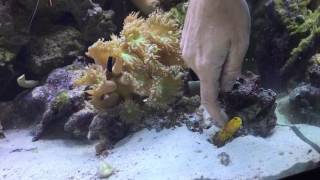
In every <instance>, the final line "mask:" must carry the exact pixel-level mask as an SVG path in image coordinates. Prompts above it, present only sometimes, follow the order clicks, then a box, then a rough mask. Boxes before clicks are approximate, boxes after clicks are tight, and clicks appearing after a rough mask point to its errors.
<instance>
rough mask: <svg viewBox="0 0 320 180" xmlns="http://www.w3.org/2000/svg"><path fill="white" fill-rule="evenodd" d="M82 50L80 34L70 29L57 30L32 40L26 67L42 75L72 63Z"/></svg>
mask: <svg viewBox="0 0 320 180" xmlns="http://www.w3.org/2000/svg"><path fill="white" fill-rule="evenodd" d="M83 50H84V46H83V44H82V43H81V33H80V32H79V31H78V30H76V29H74V28H72V27H69V28H60V29H59V28H58V29H56V30H54V31H52V33H50V34H46V35H44V36H40V37H34V38H32V41H31V42H30V45H29V46H28V52H29V57H28V58H27V67H28V68H29V69H30V71H32V72H33V73H35V74H40V75H44V74H47V73H49V72H50V71H51V70H53V69H55V68H57V67H61V66H63V65H66V64H71V63H72V61H73V60H74V59H75V58H76V57H77V56H78V55H79V54H81V52H82V51H83Z"/></svg>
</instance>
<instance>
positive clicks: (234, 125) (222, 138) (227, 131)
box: [214, 117, 242, 146]
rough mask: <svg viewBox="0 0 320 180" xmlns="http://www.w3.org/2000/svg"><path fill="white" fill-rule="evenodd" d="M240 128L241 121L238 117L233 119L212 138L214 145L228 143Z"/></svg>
mask: <svg viewBox="0 0 320 180" xmlns="http://www.w3.org/2000/svg"><path fill="white" fill-rule="evenodd" d="M241 127H242V119H241V118H240V117H234V118H232V119H231V120H230V121H228V122H227V124H226V125H225V126H224V127H223V129H222V130H221V131H219V132H218V134H217V135H215V137H214V142H215V144H217V145H218V146H219V145H222V144H224V143H225V142H226V141H228V140H229V139H230V138H232V136H233V135H234V134H235V133H236V132H237V131H238V130H239V129H240V128H241Z"/></svg>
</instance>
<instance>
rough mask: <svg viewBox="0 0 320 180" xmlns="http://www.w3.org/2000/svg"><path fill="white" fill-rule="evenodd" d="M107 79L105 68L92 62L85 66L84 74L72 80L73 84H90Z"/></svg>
mask: <svg viewBox="0 0 320 180" xmlns="http://www.w3.org/2000/svg"><path fill="white" fill-rule="evenodd" d="M106 80H107V77H106V70H105V69H103V67H102V66H100V65H97V64H92V65H90V66H88V67H86V71H85V72H84V74H83V75H82V76H81V77H80V78H78V79H76V80H75V81H74V85H76V86H81V85H87V86H91V85H94V84H99V83H101V82H104V81H106Z"/></svg>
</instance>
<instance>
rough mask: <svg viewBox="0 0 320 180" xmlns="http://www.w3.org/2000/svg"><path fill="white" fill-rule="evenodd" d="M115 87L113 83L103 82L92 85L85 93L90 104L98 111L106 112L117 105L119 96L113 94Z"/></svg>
mask: <svg viewBox="0 0 320 180" xmlns="http://www.w3.org/2000/svg"><path fill="white" fill-rule="evenodd" d="M116 89H117V85H116V83H115V82H113V81H105V82H103V83H100V84H96V85H94V86H93V87H92V88H91V89H90V90H88V91H87V93H88V94H89V95H90V103H91V104H92V105H93V106H94V107H95V108H96V109H98V110H106V109H108V108H111V107H113V106H115V105H116V104H118V102H119V96H118V94H117V93H116V92H115V90H116Z"/></svg>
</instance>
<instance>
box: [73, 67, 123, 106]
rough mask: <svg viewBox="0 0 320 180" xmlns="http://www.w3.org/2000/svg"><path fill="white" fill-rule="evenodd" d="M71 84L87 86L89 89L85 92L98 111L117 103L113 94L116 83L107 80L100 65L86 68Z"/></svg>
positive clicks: (116, 98) (117, 100)
mask: <svg viewBox="0 0 320 180" xmlns="http://www.w3.org/2000/svg"><path fill="white" fill-rule="evenodd" d="M73 83H74V85H75V86H81V85H86V86H89V88H90V89H89V90H87V91H86V92H87V93H88V94H89V98H90V102H91V104H92V105H93V106H94V107H95V108H96V109H98V110H105V109H107V108H110V107H113V106H114V105H116V104H117V103H118V102H119V97H118V95H117V93H116V92H115V91H116V90H117V85H116V83H115V82H114V81H111V80H107V76H106V70H105V69H104V68H103V67H102V66H100V65H97V64H92V65H90V66H88V67H87V68H86V70H85V72H84V74H83V75H82V76H81V77H80V78H78V79H76V80H75V81H74V82H73Z"/></svg>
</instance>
